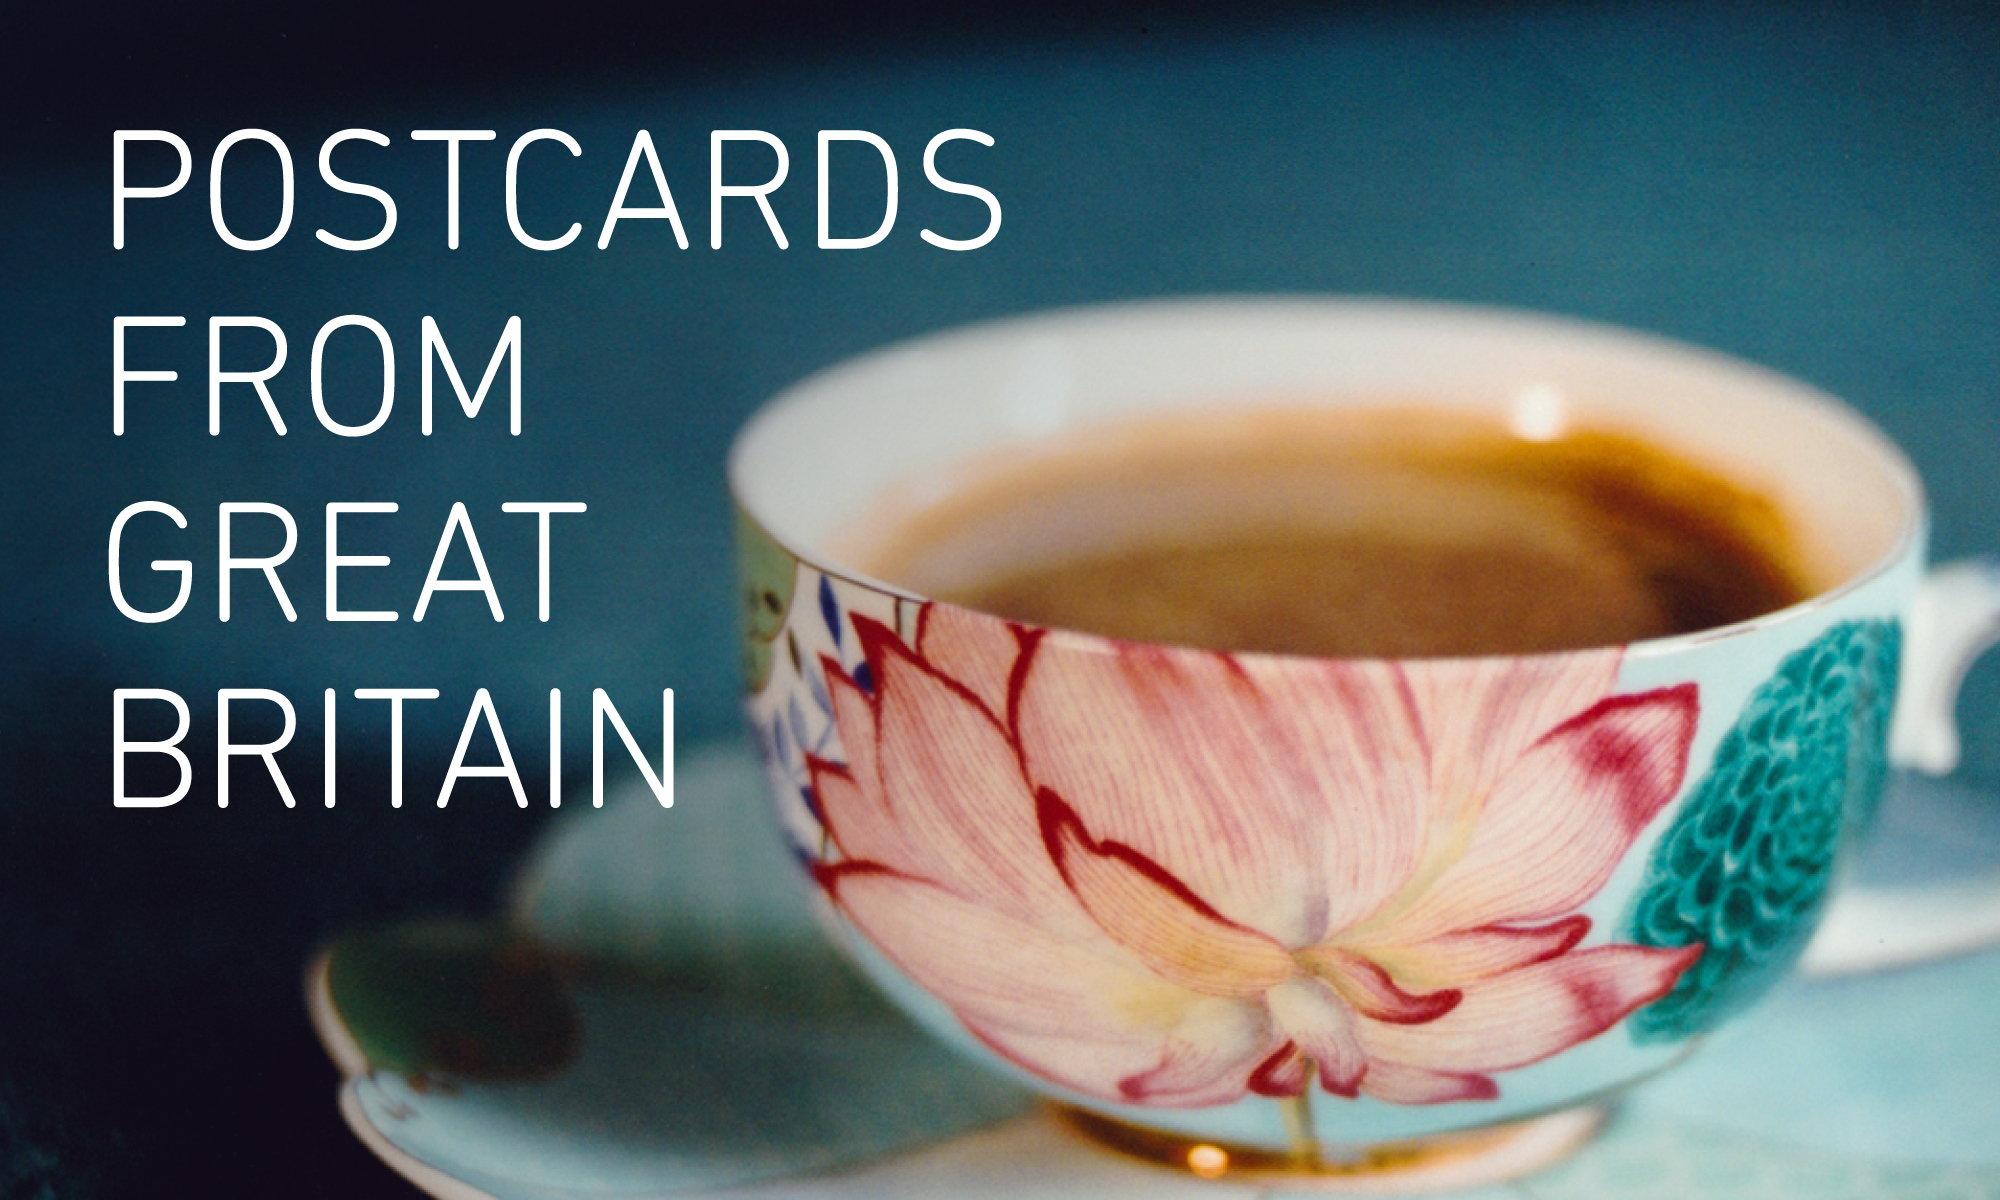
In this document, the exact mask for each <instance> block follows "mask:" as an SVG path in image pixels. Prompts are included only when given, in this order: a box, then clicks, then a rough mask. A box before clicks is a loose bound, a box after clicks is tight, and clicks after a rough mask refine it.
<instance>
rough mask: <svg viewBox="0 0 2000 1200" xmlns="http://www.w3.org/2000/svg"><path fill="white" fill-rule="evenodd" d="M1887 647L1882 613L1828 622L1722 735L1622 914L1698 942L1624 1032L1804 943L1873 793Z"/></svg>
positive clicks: (1649, 942)
mask: <svg viewBox="0 0 2000 1200" xmlns="http://www.w3.org/2000/svg"><path fill="white" fill-rule="evenodd" d="M1901 648H1902V628H1901V626H1899V625H1898V624H1897V623H1896V622H1895V621H1852V622H1847V623H1845V624H1841V625H1837V626H1835V627H1833V628H1832V629H1829V630H1827V631H1826V632H1825V633H1823V634H1821V635H1820V636H1819V638H1817V639H1816V640H1815V641H1813V642H1812V644H1811V645H1808V646H1806V647H1805V648H1804V649H1802V650H1799V651H1798V652H1796V653H1794V654H1792V655H1791V656H1790V657H1788V658H1786V659H1785V661H1784V662H1783V663H1782V664H1780V666H1779V667H1778V671H1777V674H1775V675H1773V676H1772V677H1771V678H1770V679H1768V680H1766V681H1765V682H1764V684H1763V685H1762V686H1761V687H1759V688H1758V689H1757V692H1756V694H1755V695H1753V696H1752V697H1751V698H1750V703H1749V704H1748V705H1746V706H1745V708H1744V710H1743V714H1742V716H1740V717H1739V718H1738V719H1737V722H1736V725H1735V727H1734V728H1732V729H1731V730H1730V731H1729V733H1728V734H1727V735H1725V736H1724V737H1723V739H1722V744H1721V745H1720V746H1719V747H1717V749H1716V752H1715V761H1714V763H1713V764H1712V765H1711V766H1710V767H1709V771H1708V774H1707V775H1706V776H1704V777H1703V779H1702V781H1701V783H1700V784H1699V785H1698V786H1697V787H1696V788H1695V790H1694V791H1693V792H1692V793H1691V794H1690V795H1689V797H1688V799H1687V801H1686V803H1685V805H1684V806H1683V807H1682V809H1681V811H1680V814H1679V816H1678V817H1677V818H1676V819H1675V821H1674V825H1673V828H1671V829H1669V830H1668V831H1667V832H1666V834H1665V835H1664V836H1663V837H1662V838H1661V839H1660V842H1659V845H1658V846H1657V847H1655V848H1654V850H1653V856H1652V859H1651V861H1650V862H1649V863H1648V864H1647V870H1646V882H1645V884H1644V886H1643V887H1642V889H1641V891H1640V894H1639V901H1638V903H1637V905H1636V906H1635V907H1634V908H1633V911H1632V915H1631V918H1630V922H1629V924H1630V930H1631V932H1630V937H1631V940H1632V941H1634V942H1636V943H1638V944H1639V945H1642V946H1659V947H1675V946H1689V945H1695V944H1697V943H1699V944H1701V945H1704V946H1706V947H1707V949H1705V950H1704V951H1703V952H1702V956H1701V958H1700V959H1698V960H1697V961H1696V962H1695V963H1694V965H1693V966H1691V967H1689V968H1688V970H1687V971H1686V972H1684V973H1683V974H1682V975H1681V977H1680V980H1679V982H1678V983H1677V984H1676V985H1675V987H1674V989H1673V991H1671V992H1669V993H1668V994H1667V995H1665V996H1663V997H1661V998H1660V999H1659V1000H1658V1001H1656V1002H1654V1003H1653V1004H1651V1005H1649V1006H1647V1007H1646V1008H1643V1009H1641V1010H1639V1011H1638V1012H1636V1013H1634V1014H1633V1015H1632V1018H1631V1021H1630V1028H1631V1031H1632V1035H1633V1037H1634V1038H1636V1039H1638V1040H1640V1041H1670V1040H1674V1039H1677V1038H1683V1037H1687V1036H1689V1035H1690V1034H1694V1033H1698V1032H1701V1031H1702V1030H1705V1029H1708V1028H1710V1027H1712V1026H1713V1025H1715V1024H1716V1023H1717V1022H1719V1021H1720V1020H1722V1018H1724V1017H1726V1016H1728V1015H1729V1014H1730V1013H1732V1012H1735V1011H1736V1010H1738V1009H1740V1008H1742V1007H1743V1006H1745V1005H1747V1004H1748V1003H1749V1002H1750V1001H1751V1000H1754V999H1755V998H1756V997H1757V996H1758V995H1760V994H1762V993H1763V991H1764V990H1765V989H1766V988H1768V987H1769V986H1770V985H1771V984H1772V983H1774V982H1776V980H1777V979H1778V977H1779V976H1781V975H1782V974H1783V973H1784V971H1785V969H1786V968H1787V967H1789V966H1790V965H1791V964H1792V962H1793V960H1794V959H1796V958H1797V957H1798V956H1799V954H1800V952H1801V951H1803V950H1804V949H1805V944H1806V940H1807V938H1808V937H1809V936H1810V935H1811V933H1812V930H1813V927H1814V925H1815V924H1816V923H1817V922H1816V920H1815V918H1816V917H1817V916H1818V914H1819V910H1820V907H1821V905H1822V903H1823V902H1824V900H1825V897H1826V886H1827V882H1828V879H1829V875H1830V871H1831V868H1832V865H1833V859H1834V853H1835V851H1836V849H1838V847H1839V846H1840V844H1841V842H1842V841H1843V840H1844V839H1846V838H1848V837H1850V836H1851V835H1852V834H1853V833H1854V832H1855V831H1857V830H1859V829H1861V828H1863V827H1865V826H1866V825H1867V823H1868V822H1869V821H1870V820H1871V819H1872V818H1873V816H1874V813H1875V804H1876V801H1877V799H1878V798H1879V797H1880V795H1881V791H1882V782H1883V778H1884V776H1885V775H1886V773H1887V771H1888V758H1887V751H1886V742H1887V739H1888V733H1889V715H1890V711H1891V708H1892V706H1893V704H1894V701H1895V694H1896V667H1897V660H1898V658H1899V654H1900V651H1901Z"/></svg>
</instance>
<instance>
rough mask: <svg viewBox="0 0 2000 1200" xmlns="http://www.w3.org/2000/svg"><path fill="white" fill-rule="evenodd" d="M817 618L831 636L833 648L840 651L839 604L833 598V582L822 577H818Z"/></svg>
mask: <svg viewBox="0 0 2000 1200" xmlns="http://www.w3.org/2000/svg"><path fill="white" fill-rule="evenodd" d="M819 616H820V620H822V621H825V622H826V631H827V632H828V633H830V634H832V635H833V648H834V649H835V650H838V649H840V602H839V601H837V600H835V599H834V598H833V581H832V580H830V579H828V578H827V577H826V576H824V575H822V576H820V577H819Z"/></svg>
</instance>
